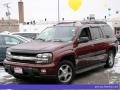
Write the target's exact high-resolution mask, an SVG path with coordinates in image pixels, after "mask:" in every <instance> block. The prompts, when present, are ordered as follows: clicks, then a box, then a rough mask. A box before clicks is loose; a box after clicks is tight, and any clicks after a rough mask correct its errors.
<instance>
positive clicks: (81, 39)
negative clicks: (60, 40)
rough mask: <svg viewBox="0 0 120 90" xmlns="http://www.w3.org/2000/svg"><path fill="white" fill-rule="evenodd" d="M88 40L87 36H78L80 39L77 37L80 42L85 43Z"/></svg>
mask: <svg viewBox="0 0 120 90" xmlns="http://www.w3.org/2000/svg"><path fill="white" fill-rule="evenodd" d="M88 41H89V38H88V37H80V39H79V42H80V43H85V42H88Z"/></svg>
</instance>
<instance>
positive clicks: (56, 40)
mask: <svg viewBox="0 0 120 90" xmlns="http://www.w3.org/2000/svg"><path fill="white" fill-rule="evenodd" d="M53 41H54V42H63V41H62V40H60V39H54V40H53Z"/></svg>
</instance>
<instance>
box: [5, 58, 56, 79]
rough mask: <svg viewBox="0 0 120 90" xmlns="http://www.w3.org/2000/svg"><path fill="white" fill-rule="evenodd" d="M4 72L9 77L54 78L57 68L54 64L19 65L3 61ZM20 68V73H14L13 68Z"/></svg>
mask: <svg viewBox="0 0 120 90" xmlns="http://www.w3.org/2000/svg"><path fill="white" fill-rule="evenodd" d="M3 64H4V68H5V71H6V72H8V73H9V74H11V75H16V74H19V75H24V76H33V77H40V76H56V75H57V70H58V67H57V66H56V65H55V64H54V63H51V64H45V65H41V64H28V63H19V62H10V61H7V60H4V62H3ZM16 67H18V68H21V69H22V73H16V72H15V70H14V69H15V68H16Z"/></svg>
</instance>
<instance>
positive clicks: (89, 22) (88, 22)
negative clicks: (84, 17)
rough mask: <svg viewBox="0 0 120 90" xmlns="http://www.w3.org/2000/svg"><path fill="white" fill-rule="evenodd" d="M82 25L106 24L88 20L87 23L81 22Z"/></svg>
mask: <svg viewBox="0 0 120 90" xmlns="http://www.w3.org/2000/svg"><path fill="white" fill-rule="evenodd" d="M81 23H82V24H107V23H106V22H104V21H95V20H89V21H82V22H81Z"/></svg>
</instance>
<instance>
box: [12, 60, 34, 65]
mask: <svg viewBox="0 0 120 90" xmlns="http://www.w3.org/2000/svg"><path fill="white" fill-rule="evenodd" d="M10 61H12V62H20V63H30V64H35V61H31V60H18V59H11V60H10Z"/></svg>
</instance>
